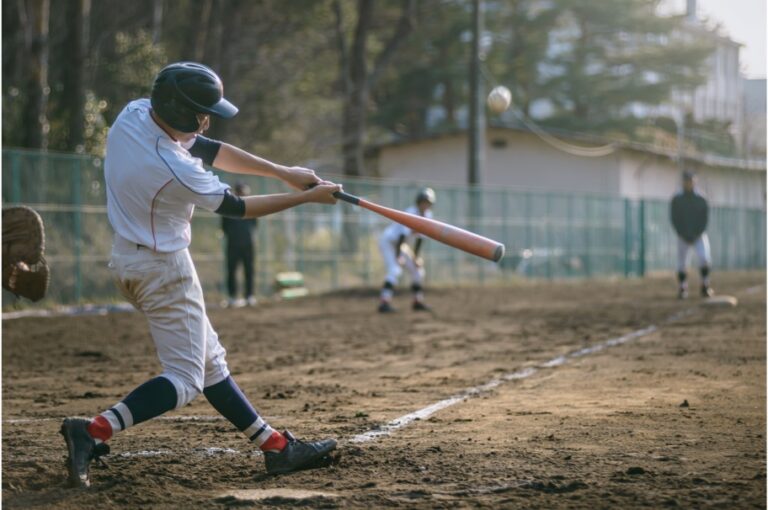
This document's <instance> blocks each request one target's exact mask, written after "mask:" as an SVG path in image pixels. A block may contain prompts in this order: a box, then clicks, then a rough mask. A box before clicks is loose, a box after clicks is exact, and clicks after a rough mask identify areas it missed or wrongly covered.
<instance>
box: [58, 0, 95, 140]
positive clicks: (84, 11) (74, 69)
mask: <svg viewBox="0 0 768 510" xmlns="http://www.w3.org/2000/svg"><path fill="white" fill-rule="evenodd" d="M90 19H91V0H69V1H68V2H67V28H68V32H69V33H68V37H67V48H68V52H67V56H68V58H67V64H66V66H65V68H64V73H63V74H64V94H63V96H64V97H63V104H64V109H65V110H66V113H67V116H68V118H69V119H68V120H69V122H68V129H67V142H66V144H67V147H68V148H70V150H75V151H77V152H83V151H84V150H85V138H84V136H85V96H86V91H85V71H86V59H87V58H88V37H89V35H90Z"/></svg>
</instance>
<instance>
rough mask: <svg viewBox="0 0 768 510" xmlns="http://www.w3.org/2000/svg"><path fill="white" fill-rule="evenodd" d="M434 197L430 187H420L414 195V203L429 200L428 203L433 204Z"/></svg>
mask: <svg viewBox="0 0 768 510" xmlns="http://www.w3.org/2000/svg"><path fill="white" fill-rule="evenodd" d="M436 198H437V197H436V196H435V190H433V189H432V188H421V189H420V190H419V193H418V194H417V195H416V203H417V204H418V203H419V202H429V203H430V204H432V205H434V204H435V200H436Z"/></svg>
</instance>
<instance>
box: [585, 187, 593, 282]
mask: <svg viewBox="0 0 768 510" xmlns="http://www.w3.org/2000/svg"><path fill="white" fill-rule="evenodd" d="M585 200H586V204H585V205H586V209H587V221H586V224H585V228H584V243H585V249H586V255H585V257H584V269H585V273H586V274H587V277H589V276H592V232H590V229H591V228H592V200H593V198H592V197H591V196H588V197H586V198H585Z"/></svg>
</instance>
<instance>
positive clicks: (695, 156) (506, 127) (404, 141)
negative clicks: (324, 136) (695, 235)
mask: <svg viewBox="0 0 768 510" xmlns="http://www.w3.org/2000/svg"><path fill="white" fill-rule="evenodd" d="M489 129H490V130H498V131H506V132H511V133H530V134H532V135H534V136H539V135H537V133H535V132H534V131H533V130H531V129H528V128H526V127H525V126H522V125H519V124H508V123H504V124H502V123H491V124H490V125H489ZM537 129H539V130H541V131H543V132H544V133H546V134H548V135H550V136H554V137H557V138H558V139H560V140H563V141H565V142H576V143H578V144H589V145H592V146H602V147H605V146H608V145H612V146H613V147H614V148H615V149H616V150H619V149H623V150H631V151H634V152H641V153H644V154H651V155H655V156H660V157H666V158H669V159H677V157H678V153H677V150H676V149H675V150H672V149H669V148H666V147H659V146H656V145H650V144H644V143H639V142H630V141H624V140H612V139H609V138H606V137H602V136H598V135H593V134H589V133H574V132H570V131H564V130H560V129H551V128H546V129H545V128H537ZM466 132H467V130H466V129H464V128H456V129H450V130H445V131H441V132H433V133H429V134H425V135H422V136H418V137H410V138H405V137H403V138H397V139H393V140H389V141H386V142H382V143H377V144H371V145H369V146H368V151H369V152H377V151H379V150H381V149H386V148H388V147H398V146H404V145H410V144H414V143H421V142H427V141H431V140H438V139H442V138H447V137H450V136H458V135H463V134H466ZM486 136H487V135H486ZM544 141H546V140H544ZM589 145H583V148H584V149H590V148H591V147H590V146H589ZM685 159H686V160H687V161H689V162H695V163H700V164H703V165H707V166H713V167H724V168H737V169H741V170H754V171H765V170H766V161H765V160H764V159H742V158H729V157H725V156H720V155H717V154H711V153H702V152H699V151H696V152H691V151H688V152H687V153H686V154H685Z"/></svg>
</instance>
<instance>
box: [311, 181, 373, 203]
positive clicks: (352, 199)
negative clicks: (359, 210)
mask: <svg viewBox="0 0 768 510" xmlns="http://www.w3.org/2000/svg"><path fill="white" fill-rule="evenodd" d="M315 186H317V184H310V185H309V186H307V189H312V188H314V187H315ZM333 196H334V197H336V198H337V199H339V200H343V201H344V202H348V203H350V204H352V205H360V197H356V196H355V195H350V194H349V193H344V192H343V191H337V192H336V193H334V194H333Z"/></svg>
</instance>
